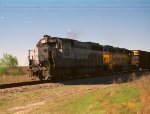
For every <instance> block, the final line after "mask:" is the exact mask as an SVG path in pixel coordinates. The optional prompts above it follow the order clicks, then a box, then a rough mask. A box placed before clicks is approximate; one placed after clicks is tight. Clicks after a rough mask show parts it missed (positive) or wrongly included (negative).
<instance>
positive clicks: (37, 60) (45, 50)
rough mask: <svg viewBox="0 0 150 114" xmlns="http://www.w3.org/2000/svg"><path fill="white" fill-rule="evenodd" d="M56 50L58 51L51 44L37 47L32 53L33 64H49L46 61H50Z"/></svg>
mask: <svg viewBox="0 0 150 114" xmlns="http://www.w3.org/2000/svg"><path fill="white" fill-rule="evenodd" d="M54 51H56V49H55V48H51V47H49V46H43V47H36V48H35V49H34V50H33V54H32V55H31V56H32V60H33V64H34V65H42V66H43V65H46V64H48V63H46V62H48V60H49V58H50V57H51V56H52V52H54Z"/></svg>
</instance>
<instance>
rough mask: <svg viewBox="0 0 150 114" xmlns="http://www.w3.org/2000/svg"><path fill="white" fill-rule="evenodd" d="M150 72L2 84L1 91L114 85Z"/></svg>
mask: <svg viewBox="0 0 150 114" xmlns="http://www.w3.org/2000/svg"><path fill="white" fill-rule="evenodd" d="M147 74H150V73H149V72H148V71H147V72H145V71H139V72H134V73H120V74H113V75H112V74H111V75H110V74H107V75H103V76H94V77H84V78H83V77H82V78H76V79H67V80H63V81H59V82H58V81H30V82H20V83H11V84H1V85H0V89H6V88H14V87H21V86H29V85H38V84H44V83H45V84H46V83H57V84H62V85H98V84H107V85H108V84H113V83H126V82H128V81H132V79H131V76H134V75H135V76H136V79H137V78H140V77H141V76H143V75H144V76H150V75H147Z"/></svg>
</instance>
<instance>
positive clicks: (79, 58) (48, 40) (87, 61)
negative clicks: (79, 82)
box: [29, 35, 150, 80]
mask: <svg viewBox="0 0 150 114" xmlns="http://www.w3.org/2000/svg"><path fill="white" fill-rule="evenodd" d="M149 59H150V53H149V52H145V51H140V50H127V49H124V48H119V47H113V46H109V45H106V46H103V45H100V44H99V43H93V42H81V41H78V40H73V39H68V38H59V37H51V36H49V35H44V36H43V38H42V39H40V41H39V42H38V43H37V45H36V48H35V49H33V50H29V76H31V77H35V78H39V79H40V80H61V79H64V78H70V77H77V76H87V75H102V74H104V73H115V72H123V71H132V70H138V69H150V60H149Z"/></svg>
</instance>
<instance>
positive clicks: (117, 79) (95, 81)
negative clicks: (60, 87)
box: [60, 71, 150, 85]
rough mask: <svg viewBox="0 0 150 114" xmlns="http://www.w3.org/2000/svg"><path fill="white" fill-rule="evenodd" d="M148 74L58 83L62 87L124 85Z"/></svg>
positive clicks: (139, 73) (109, 76)
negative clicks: (62, 85)
mask: <svg viewBox="0 0 150 114" xmlns="http://www.w3.org/2000/svg"><path fill="white" fill-rule="evenodd" d="M147 74H150V73H149V72H143V71H139V72H131V73H118V74H113V75H110V74H108V75H104V76H95V77H87V78H82V79H76V80H70V81H63V82H60V83H62V84H64V85H98V84H107V85H108V84H114V83H126V82H129V81H133V80H135V79H138V78H140V77H141V76H150V75H147Z"/></svg>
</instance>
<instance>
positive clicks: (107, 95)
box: [0, 76, 150, 114]
mask: <svg viewBox="0 0 150 114" xmlns="http://www.w3.org/2000/svg"><path fill="white" fill-rule="evenodd" d="M91 86H93V85H64V86H60V87H57V88H53V89H37V90H34V91H27V92H17V93H8V94H7V93H6V94H1V95H0V113H8V114H9V113H10V114H11V113H16V112H17V113H30V114H150V77H148V76H145V77H142V78H141V79H139V80H135V81H132V82H128V83H121V84H113V85H110V86H108V87H105V88H95V86H93V88H88V87H91ZM84 88H86V89H84ZM82 89H83V91H84V92H83V91H79V90H82Z"/></svg>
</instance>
